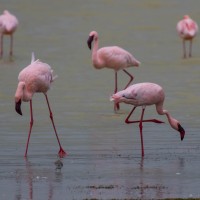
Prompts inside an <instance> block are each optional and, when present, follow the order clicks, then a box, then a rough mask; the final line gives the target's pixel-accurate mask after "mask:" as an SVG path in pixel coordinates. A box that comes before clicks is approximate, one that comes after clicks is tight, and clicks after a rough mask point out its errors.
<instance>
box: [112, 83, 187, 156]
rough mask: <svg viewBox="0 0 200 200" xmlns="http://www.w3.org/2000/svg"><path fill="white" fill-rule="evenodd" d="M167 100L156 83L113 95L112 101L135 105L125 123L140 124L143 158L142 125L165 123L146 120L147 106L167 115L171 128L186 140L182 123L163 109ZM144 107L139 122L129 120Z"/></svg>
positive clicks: (134, 86) (132, 86) (137, 86)
mask: <svg viewBox="0 0 200 200" xmlns="http://www.w3.org/2000/svg"><path fill="white" fill-rule="evenodd" d="M164 99H165V94H164V91H163V89H162V87H161V86H159V85H157V84H155V83H138V84H133V85H131V86H129V87H128V88H127V89H125V90H122V91H119V92H117V93H116V94H113V95H112V96H111V98H110V100H111V101H114V102H116V103H120V102H124V103H126V104H131V105H134V107H133V109H132V110H131V112H130V113H129V115H128V116H127V118H126V120H125V122H126V123H127V124H129V123H138V122H139V128H140V137H141V152H142V157H144V145H143V135H142V123H143V122H154V123H164V122H162V121H160V120H157V119H148V120H144V119H143V117H144V111H145V108H146V106H150V105H155V106H156V110H157V113H158V114H159V115H166V116H167V119H168V121H169V124H170V125H171V127H172V128H173V129H175V130H177V131H179V132H180V137H181V140H183V139H184V136H185V130H184V129H183V128H182V126H181V125H180V123H179V122H178V121H177V120H176V119H174V118H172V116H171V115H170V114H169V112H168V111H167V110H164V109H163V103H164ZM138 106H142V114H141V117H140V120H139V121H130V120H129V118H130V116H131V115H132V113H133V111H134V110H135V108H136V107H138Z"/></svg>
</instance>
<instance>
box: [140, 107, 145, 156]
mask: <svg viewBox="0 0 200 200" xmlns="http://www.w3.org/2000/svg"><path fill="white" fill-rule="evenodd" d="M144 111H145V107H144V108H142V114H141V118H140V123H139V127H140V139H141V153H142V157H144V143H143V134H142V122H143V117H144Z"/></svg>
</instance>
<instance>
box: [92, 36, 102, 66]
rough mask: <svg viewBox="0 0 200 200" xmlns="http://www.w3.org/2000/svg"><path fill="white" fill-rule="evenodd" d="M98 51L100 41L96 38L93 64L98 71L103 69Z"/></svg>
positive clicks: (93, 49)
mask: <svg viewBox="0 0 200 200" xmlns="http://www.w3.org/2000/svg"><path fill="white" fill-rule="evenodd" d="M98 49H99V40H98V37H97V36H96V37H94V45H93V48H92V63H93V65H94V67H95V68H96V69H101V68H102V66H101V64H100V61H99V57H98Z"/></svg>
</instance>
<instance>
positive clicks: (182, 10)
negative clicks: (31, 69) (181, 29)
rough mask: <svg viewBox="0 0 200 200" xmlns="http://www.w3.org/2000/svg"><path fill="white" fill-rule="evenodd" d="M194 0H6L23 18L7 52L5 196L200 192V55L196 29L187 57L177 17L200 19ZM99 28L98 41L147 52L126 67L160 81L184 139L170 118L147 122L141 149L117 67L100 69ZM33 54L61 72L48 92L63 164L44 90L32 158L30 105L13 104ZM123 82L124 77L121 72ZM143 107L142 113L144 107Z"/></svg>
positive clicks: (149, 114) (0, 82)
mask: <svg viewBox="0 0 200 200" xmlns="http://www.w3.org/2000/svg"><path fill="white" fill-rule="evenodd" d="M199 6H200V2H199V1H195V0H190V1H186V0H182V1H178V0H169V1H164V0H162V1H158V0H152V1H148V0H136V1H130V0H123V1H120V0H115V1H114V0H109V1H107V0H101V1H93V0H84V1H81V0H73V1H69V0H68V1H67V0H66V1H64V0H57V1H53V0H42V1H41V0H35V1H27V0H18V1H12V0H3V1H2V2H1V9H2V10H1V12H2V11H3V10H4V9H8V10H10V11H11V12H12V13H14V14H15V15H16V16H17V17H18V19H19V22H20V25H19V28H18V30H17V32H16V34H15V36H14V37H15V41H14V43H15V45H14V56H13V57H12V58H9V56H8V44H9V39H8V38H5V41H4V46H5V54H4V57H3V59H1V60H0V69H1V73H0V109H1V112H0V113H1V114H0V124H1V125H0V190H1V193H0V199H2V200H4V199H5V200H8V199H9V200H16V199H17V200H29V199H31V200H32V199H33V200H36V199H37V200H44V199H48V200H57V199H59V200H67V199H134V198H135V199H136V198H139V199H149V198H153V199H162V198H178V197H179V198H188V197H196V198H197V197H200V193H199V183H200V181H199V178H198V177H199V165H200V162H199V160H200V156H199V155H200V144H199V141H200V136H199V130H200V125H199V113H200V112H199V110H200V105H199V102H200V95H199V82H200V81H199V71H200V68H199V64H200V57H199V56H200V50H199V46H200V40H199V38H198V36H197V38H196V39H195V42H194V46H193V57H192V58H190V59H186V60H183V59H182V49H181V48H182V46H181V45H182V44H181V40H180V39H179V38H178V36H177V33H176V29H175V27H176V23H177V21H178V20H180V19H181V17H182V16H183V15H185V14H190V15H191V17H193V18H194V19H196V20H197V22H198V20H199V19H200V13H199ZM92 30H96V31H97V32H98V33H99V38H100V46H106V45H118V46H121V47H123V48H125V49H127V50H128V51H130V52H131V53H133V54H134V56H135V57H136V58H137V59H138V60H140V61H141V63H142V65H141V67H139V68H131V69H129V72H130V73H133V74H134V76H135V79H134V82H135V83H136V82H145V81H151V82H155V83H158V84H160V85H162V86H163V88H164V90H165V93H166V100H165V108H166V109H167V110H169V111H170V112H171V114H172V116H173V117H175V118H177V119H178V120H179V121H180V122H181V125H182V126H183V127H184V128H185V130H186V136H185V139H184V141H182V142H181V141H180V137H179V134H178V133H177V132H175V131H174V130H173V129H172V128H171V127H170V126H169V124H168V123H167V120H166V118H165V117H164V116H158V115H157V114H156V111H155V109H154V107H149V108H147V109H146V113H145V118H158V119H160V120H163V121H165V122H166V123H165V124H144V126H143V131H144V144H145V157H144V159H141V152H140V136H139V128H138V125H136V124H135V125H133V124H130V125H126V124H125V123H124V119H125V118H126V116H127V114H128V113H129V111H130V109H131V106H130V105H121V111H120V113H118V114H115V113H114V112H113V105H112V103H111V102H109V96H110V95H111V94H112V93H113V87H114V73H113V71H111V70H106V69H104V70H99V71H98V70H95V69H94V68H93V67H92V65H91V52H90V51H89V49H88V47H87V44H86V41H87V38H88V34H89V32H90V31H92ZM32 51H34V52H35V55H36V58H39V59H41V60H42V61H44V62H47V63H48V64H49V65H51V66H52V68H53V69H54V73H55V74H57V75H58V78H57V79H56V81H55V82H54V83H53V85H52V88H51V90H50V91H49V92H48V95H49V100H50V104H51V106H52V111H53V113H54V120H55V123H56V127H57V130H58V134H59V137H60V139H61V143H62V145H63V148H64V149H65V150H66V151H67V153H68V156H67V157H65V158H63V159H61V161H62V162H63V167H62V169H61V170H56V166H55V161H57V160H58V157H57V152H58V150H59V149H58V144H57V141H56V138H55V135H54V133H53V128H52V125H51V122H50V119H49V114H48V108H47V106H46V103H45V98H44V96H43V95H42V94H36V95H35V96H34V98H33V108H34V127H33V131H32V135H31V141H30V146H29V152H28V157H27V159H25V158H24V151H25V145H26V140H27V136H28V128H29V105H28V103H23V105H22V112H23V116H22V117H21V116H19V115H18V114H17V113H16V112H15V110H14V94H15V90H16V86H17V77H18V74H19V72H20V71H21V70H22V69H23V68H24V67H26V66H27V65H28V64H29V63H30V60H31V52H32ZM119 79H120V83H119V84H120V89H122V88H123V86H124V85H125V84H126V81H127V77H126V75H124V74H123V73H122V72H121V73H119ZM140 112H141V109H140V108H138V109H137V111H136V113H135V115H134V116H135V118H137V117H139V116H140Z"/></svg>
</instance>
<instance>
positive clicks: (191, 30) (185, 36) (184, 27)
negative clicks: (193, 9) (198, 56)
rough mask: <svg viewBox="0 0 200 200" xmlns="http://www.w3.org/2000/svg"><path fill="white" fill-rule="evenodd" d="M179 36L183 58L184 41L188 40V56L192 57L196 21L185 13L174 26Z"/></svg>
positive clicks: (196, 28) (184, 55)
mask: <svg viewBox="0 0 200 200" xmlns="http://www.w3.org/2000/svg"><path fill="white" fill-rule="evenodd" d="M176 29H177V32H178V34H179V36H180V37H181V38H182V40H183V58H186V57H187V56H186V47H185V41H186V40H189V41H190V49H189V57H192V40H193V38H194V37H195V36H196V34H197V32H198V25H197V23H196V22H195V21H194V20H192V19H191V18H190V17H189V16H188V15H185V16H184V17H183V19H182V20H180V21H179V22H178V23H177V26H176Z"/></svg>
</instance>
